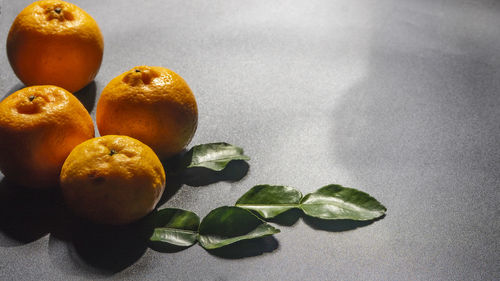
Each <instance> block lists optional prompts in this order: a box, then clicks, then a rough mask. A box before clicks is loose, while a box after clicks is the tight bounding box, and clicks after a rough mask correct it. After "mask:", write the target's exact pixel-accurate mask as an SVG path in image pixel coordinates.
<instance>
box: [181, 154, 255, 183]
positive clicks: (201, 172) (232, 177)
mask: <svg viewBox="0 0 500 281" xmlns="http://www.w3.org/2000/svg"><path fill="white" fill-rule="evenodd" d="M249 168H250V166H249V165H248V163H247V162H245V161H243V160H235V161H231V162H229V164H228V165H227V166H226V168H225V169H224V170H222V171H218V172H217V171H213V170H210V169H207V168H201V167H194V168H189V169H186V170H184V172H183V174H182V181H183V182H184V183H185V184H187V185H189V186H205V185H209V184H213V183H216V182H219V181H229V182H235V181H239V180H241V179H242V178H244V177H245V176H246V174H247V173H248V170H249Z"/></svg>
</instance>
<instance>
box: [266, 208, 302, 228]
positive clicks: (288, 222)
mask: <svg viewBox="0 0 500 281" xmlns="http://www.w3.org/2000/svg"><path fill="white" fill-rule="evenodd" d="M301 215H302V211H301V210H300V209H290V210H288V211H286V212H284V213H281V214H279V215H277V216H276V217H274V218H272V219H266V221H268V222H271V223H275V224H279V225H283V226H292V225H294V224H296V223H297V221H298V220H299V218H300V216H301Z"/></svg>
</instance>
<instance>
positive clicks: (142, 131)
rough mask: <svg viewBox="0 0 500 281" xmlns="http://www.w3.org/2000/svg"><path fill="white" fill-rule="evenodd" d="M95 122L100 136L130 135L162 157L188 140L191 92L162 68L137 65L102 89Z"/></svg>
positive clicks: (193, 121) (193, 115) (192, 123)
mask: <svg viewBox="0 0 500 281" xmlns="http://www.w3.org/2000/svg"><path fill="white" fill-rule="evenodd" d="M96 121H97V128H98V129H99V133H100V134H101V135H108V134H115V135H127V136H131V137H133V138H136V139H138V140H140V141H142V142H144V143H145V144H147V145H149V146H150V147H151V148H152V149H153V150H154V151H155V152H156V153H157V154H158V156H159V157H160V158H165V157H169V156H173V155H174V154H177V153H179V152H181V151H182V149H184V148H185V147H186V145H187V144H188V143H189V142H190V141H191V139H192V137H193V135H194V133H195V131H196V126H197V124H198V109H197V106H196V100H195V97H194V95H193V92H192V91H191V89H189V86H188V84H187V83H186V81H184V79H182V77H180V76H179V75H178V74H176V73H175V72H173V71H172V70H169V69H166V68H163V67H157V66H138V67H134V68H132V69H131V70H129V71H127V72H125V73H122V74H121V75H119V76H117V77H115V78H114V79H113V80H111V82H109V84H108V85H107V86H106V87H105V88H104V90H103V91H102V93H101V96H100V98H99V101H98V102H97V109H96Z"/></svg>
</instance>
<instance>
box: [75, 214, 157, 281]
mask: <svg viewBox="0 0 500 281" xmlns="http://www.w3.org/2000/svg"><path fill="white" fill-rule="evenodd" d="M146 221H147V220H144V219H142V220H140V221H138V222H136V223H133V224H130V225H125V226H106V225H97V224H93V223H90V222H86V221H83V220H78V219H77V220H75V223H72V224H71V225H69V226H68V227H69V228H70V229H69V233H70V235H71V243H72V244H73V246H74V249H75V251H76V253H78V255H79V258H81V259H82V260H83V261H85V262H86V263H87V264H89V265H91V266H92V267H94V268H96V269H99V270H101V271H103V272H107V273H110V274H112V273H116V272H120V271H122V270H124V269H126V268H127V267H129V266H130V265H132V264H134V263H135V262H136V261H137V260H139V258H141V257H142V255H143V254H144V253H145V252H146V249H147V247H148V245H147V241H148V239H149V237H150V236H151V234H152V228H150V227H149V225H148V224H147V223H146Z"/></svg>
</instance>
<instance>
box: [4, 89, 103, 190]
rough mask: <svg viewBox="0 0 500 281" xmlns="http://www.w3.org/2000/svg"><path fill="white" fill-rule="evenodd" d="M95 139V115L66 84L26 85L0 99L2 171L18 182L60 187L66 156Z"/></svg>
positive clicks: (32, 185)
mask: <svg viewBox="0 0 500 281" xmlns="http://www.w3.org/2000/svg"><path fill="white" fill-rule="evenodd" d="M92 137H94V124H93V123H92V118H91V117H90V115H89V113H88V112H87V110H86V109H85V107H83V105H82V104H81V103H80V101H79V100H78V99H77V98H76V97H74V96H73V95H72V94H71V93H70V92H68V91H66V90H64V89H63V88H59V87H56V86H33V87H28V88H24V89H21V90H19V91H17V92H15V93H13V94H11V95H10V96H8V97H7V98H5V99H4V100H3V101H2V102H0V170H1V171H2V173H3V174H4V175H5V177H6V178H8V179H10V180H12V181H13V182H15V183H17V184H19V185H23V186H29V187H33V188H44V187H51V186H57V184H58V183H59V173H60V171H61V167H62V165H63V163H64V160H65V159H66V157H67V156H68V155H69V153H70V152H71V150H72V149H73V148H74V147H75V146H76V145H77V144H79V143H81V142H83V141H85V140H87V139H89V138H92Z"/></svg>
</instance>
